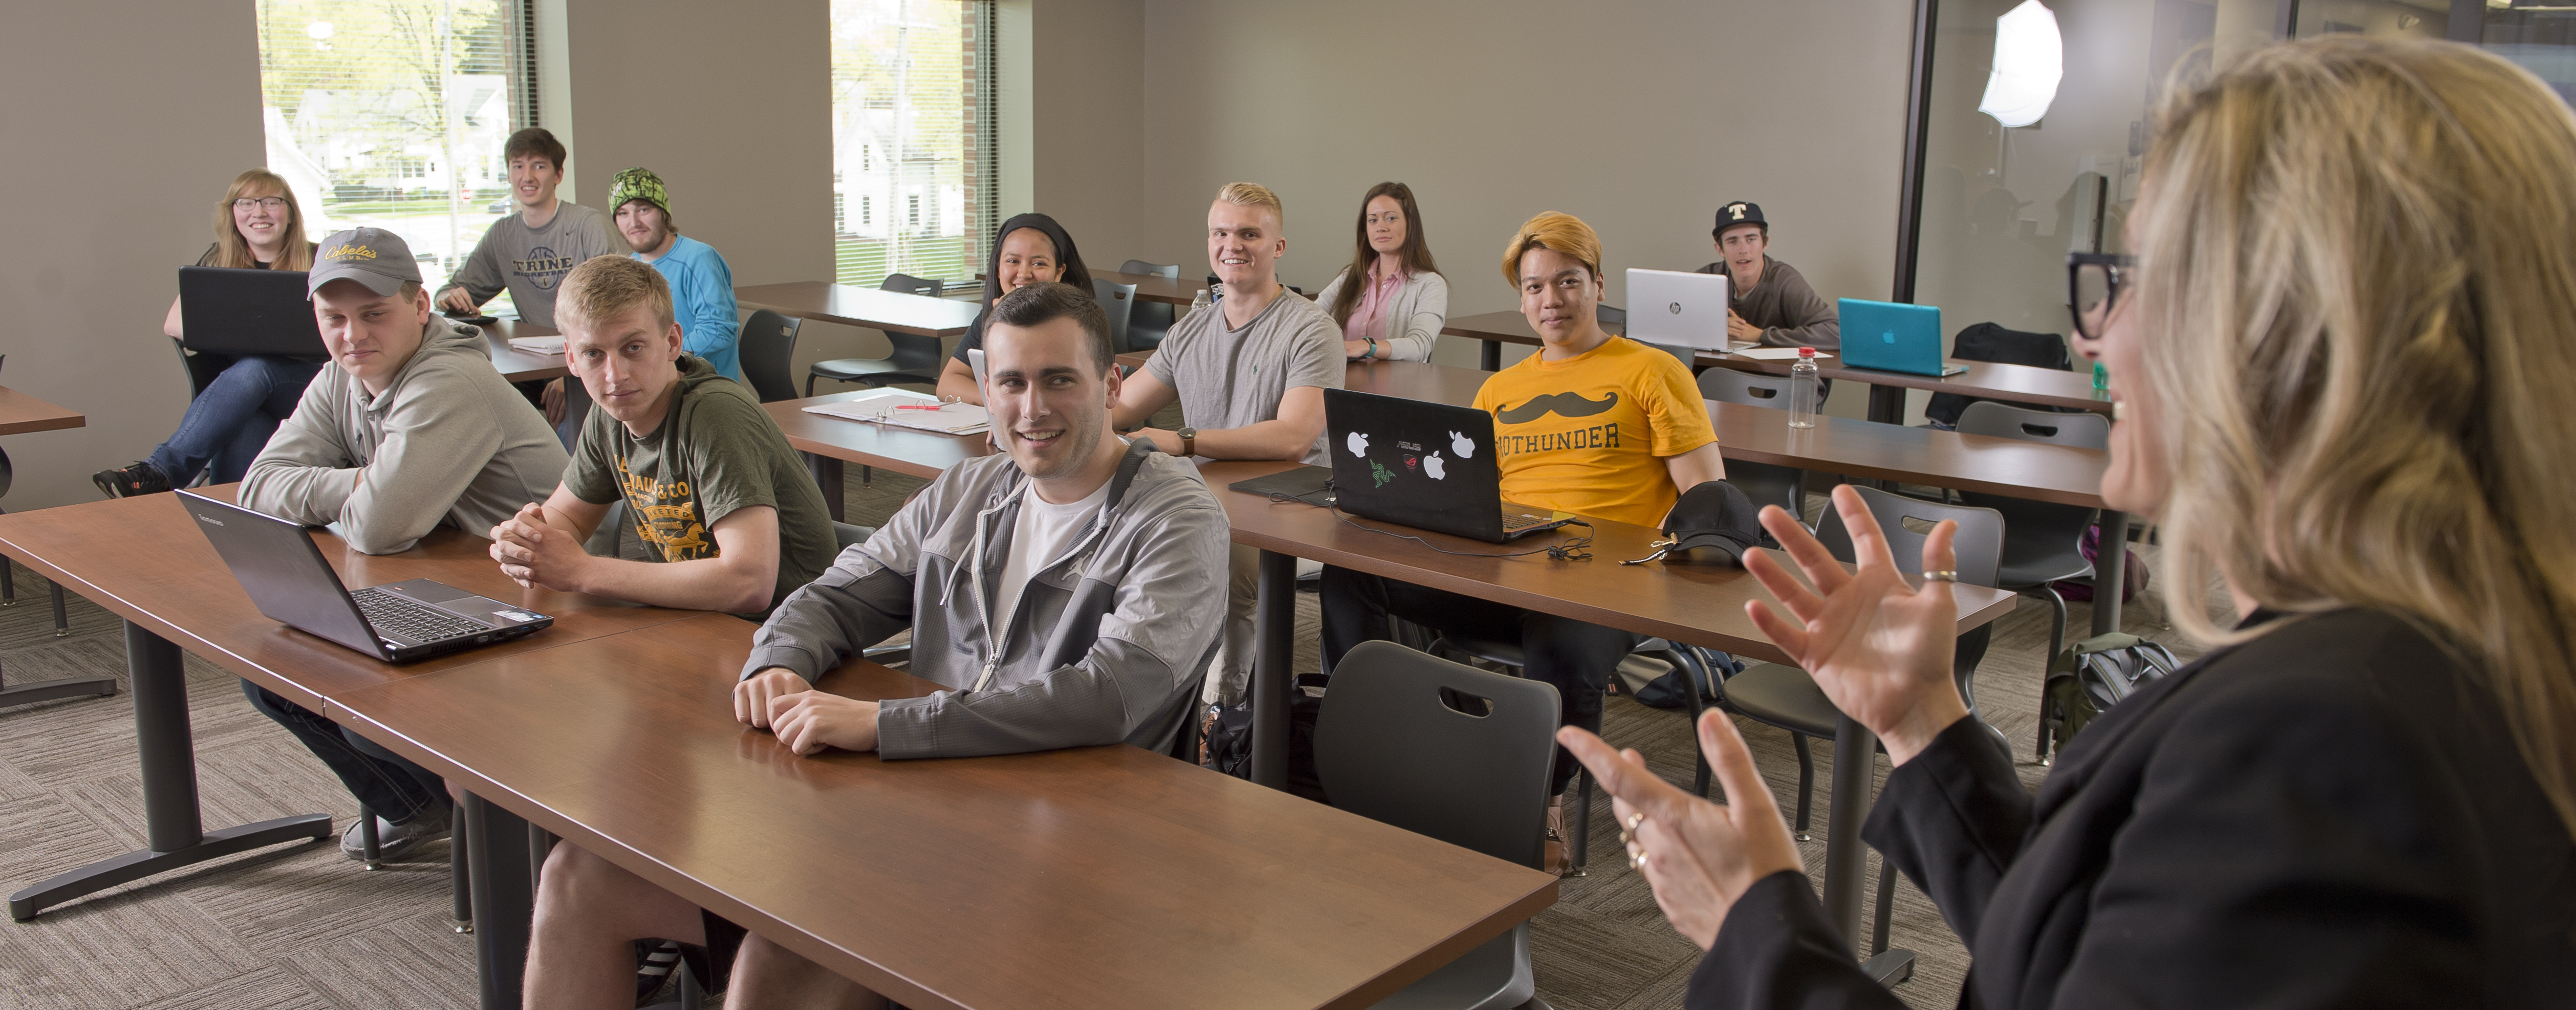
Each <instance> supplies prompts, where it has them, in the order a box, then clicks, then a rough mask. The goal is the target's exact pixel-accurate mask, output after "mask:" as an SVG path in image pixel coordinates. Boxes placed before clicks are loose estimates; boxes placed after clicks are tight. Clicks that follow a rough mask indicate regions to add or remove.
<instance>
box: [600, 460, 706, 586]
mask: <svg viewBox="0 0 2576 1010" xmlns="http://www.w3.org/2000/svg"><path fill="white" fill-rule="evenodd" d="M617 486H618V487H619V488H620V489H622V490H624V491H625V493H626V510H627V511H629V512H632V513H634V514H635V538H636V539H638V540H641V541H643V542H644V549H645V550H648V551H656V552H659V553H660V554H661V555H662V560H664V561H696V560H698V559H701V558H712V557H715V556H717V555H718V554H719V553H721V552H720V551H719V550H718V549H717V548H716V543H715V541H714V540H710V539H708V538H707V524H706V522H705V521H704V520H703V519H702V518H701V517H702V516H704V515H705V514H706V513H704V512H702V511H700V510H699V508H698V497H697V495H695V494H693V493H691V492H692V489H691V488H690V487H689V482H688V481H687V480H670V481H664V480H655V479H653V478H650V477H640V476H637V475H636V474H635V472H634V471H632V470H629V469H627V468H626V457H625V456H623V455H620V456H618V457H617Z"/></svg>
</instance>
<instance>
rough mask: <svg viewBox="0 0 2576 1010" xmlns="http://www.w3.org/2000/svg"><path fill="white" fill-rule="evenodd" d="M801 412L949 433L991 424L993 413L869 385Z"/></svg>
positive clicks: (972, 430) (969, 432)
mask: <svg viewBox="0 0 2576 1010" xmlns="http://www.w3.org/2000/svg"><path fill="white" fill-rule="evenodd" d="M805 412H806V413H808V414H821V415H823V416H825V417H837V418H841V419H844V420H850V421H868V422H872V423H877V424H893V425H901V426H903V427H906V428H919V429H921V430H923V431H936V432H942V433H945V434H950V435H972V434H975V433H977V432H981V431H987V430H990V429H991V428H992V426H993V416H992V415H991V414H988V413H986V412H985V411H984V408H982V407H979V406H976V405H974V404H971V403H941V402H940V401H939V398H938V397H936V396H931V395H929V394H927V393H916V392H913V391H911V390H909V389H873V390H869V391H867V392H865V393H861V394H859V395H857V396H853V397H851V398H849V399H847V400H838V401H834V402H832V403H818V404H815V405H813V406H811V407H807V408H805Z"/></svg>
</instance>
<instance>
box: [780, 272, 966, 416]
mask: <svg viewBox="0 0 2576 1010" xmlns="http://www.w3.org/2000/svg"><path fill="white" fill-rule="evenodd" d="M877 290H879V291H900V292H903V293H905V294H910V295H921V296H924V297H928V298H937V297H939V296H940V295H942V294H944V293H946V291H947V285H946V284H944V283H942V282H940V281H935V280H930V279H927V278H922V277H914V276H911V275H909V274H887V275H886V279H885V283H882V284H879V285H877ZM885 338H886V342H887V343H889V344H892V345H894V353H892V354H888V355H886V356H885V357H882V358H835V359H832V360H830V361H817V362H815V363H814V367H813V369H812V370H811V371H808V372H807V373H806V374H805V395H807V396H812V395H814V380H816V379H837V380H839V381H842V382H855V383H859V384H861V385H866V386H889V385H893V384H895V383H898V382H918V383H922V384H925V385H936V384H938V382H939V369H940V366H941V364H942V363H943V362H944V361H946V360H947V355H945V354H943V353H941V352H940V349H939V338H938V337H923V336H916V335H913V334H910V333H892V332H888V333H886V335H885Z"/></svg>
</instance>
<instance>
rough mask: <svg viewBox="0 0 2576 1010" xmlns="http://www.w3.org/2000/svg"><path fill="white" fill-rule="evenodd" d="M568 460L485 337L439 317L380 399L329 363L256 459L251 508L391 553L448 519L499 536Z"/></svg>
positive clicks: (248, 492)
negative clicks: (496, 364) (336, 527)
mask: <svg viewBox="0 0 2576 1010" xmlns="http://www.w3.org/2000/svg"><path fill="white" fill-rule="evenodd" d="M566 462H567V460H566V457H565V456H564V450H563V443H561V442H558V441H556V440H555V433H554V429H552V428H549V427H547V426H546V418H545V415H543V414H539V413H537V408H535V407H532V406H529V405H528V399H527V397H524V396H521V395H519V391H518V390H516V389H513V388H511V386H510V383H509V382H508V381H507V380H504V379H502V378H501V373H499V372H496V371H494V370H493V369H492V352H491V349H490V347H489V346H487V345H486V344H485V342H484V340H483V333H482V331H480V330H477V329H475V328H473V327H471V326H466V325H464V324H462V323H456V322H451V321H449V320H446V319H441V318H438V317H435V316H433V317H431V318H430V321H429V328H428V332H427V333H425V334H423V335H422V337H421V343H420V350H418V351H415V352H413V354H412V356H411V360H410V361H407V362H404V363H403V367H402V370H401V371H398V372H395V373H394V379H393V382H391V383H389V384H387V385H386V386H385V391H384V394H383V395H381V396H369V395H367V388H366V387H365V386H362V385H360V384H359V383H358V380H357V379H356V378H355V377H353V376H351V375H350V374H349V373H348V372H346V371H343V370H342V369H341V368H340V363H339V362H337V361H334V362H332V363H330V364H328V365H324V366H322V373H321V374H320V375H316V376H314V377H313V383H312V384H311V385H309V386H306V387H304V399H303V400H301V401H299V402H298V403H296V405H295V414H294V416H292V417H289V418H287V419H286V423H284V424H281V425H278V427H277V434H276V435H274V436H271V437H270V438H269V440H268V448H266V449H262V450H260V454H259V458H258V459H255V460H252V461H251V464H250V473H249V474H248V475H246V476H244V477H243V478H242V485H241V504H242V507H244V508H249V509H256V510H258V511H261V512H266V513H268V514H270V515H273V516H277V517H279V518H281V519H291V520H294V521H296V522H299V523H304V524H307V525H312V526H321V525H325V524H329V523H338V524H340V535H341V536H342V537H343V538H345V539H347V540H348V541H349V546H352V547H355V548H357V549H359V550H361V551H364V552H366V553H368V554H392V553H395V552H397V551H405V550H410V549H411V545H412V544H413V543H415V542H418V541H419V540H420V538H421V537H424V536H427V535H428V534H429V531H431V530H433V529H436V528H438V526H439V525H440V524H441V523H442V522H443V523H445V524H447V525H450V526H454V527H456V528H457V529H461V530H464V531H465V532H467V533H471V534H474V535H475V536H478V537H479V536H488V535H490V534H491V532H492V527H493V526H496V525H498V524H500V522H501V521H502V520H504V519H508V518H510V516H512V515H513V514H516V513H517V512H518V511H519V507H520V506H522V505H526V504H527V503H529V502H541V501H544V500H546V497H547V496H548V495H551V494H553V493H554V489H555V484H556V483H558V482H559V481H561V480H562V478H563V472H564V464H565V463H566ZM361 478H364V479H363V480H362V479H361Z"/></svg>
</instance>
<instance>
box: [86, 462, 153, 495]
mask: <svg viewBox="0 0 2576 1010" xmlns="http://www.w3.org/2000/svg"><path fill="white" fill-rule="evenodd" d="M89 479H90V483H93V484H96V485H98V490H99V493H101V494H104V495H106V496H108V497H110V498H132V497H134V496H136V495H146V494H158V493H160V492H163V491H167V490H170V478H168V477H164V476H162V475H161V469H160V468H159V467H156V466H153V465H152V464H150V463H147V462H144V461H142V460H136V461H135V462H134V465H133V466H129V467H126V468H125V469H122V470H101V471H99V472H97V473H94V474H91V475H89Z"/></svg>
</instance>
